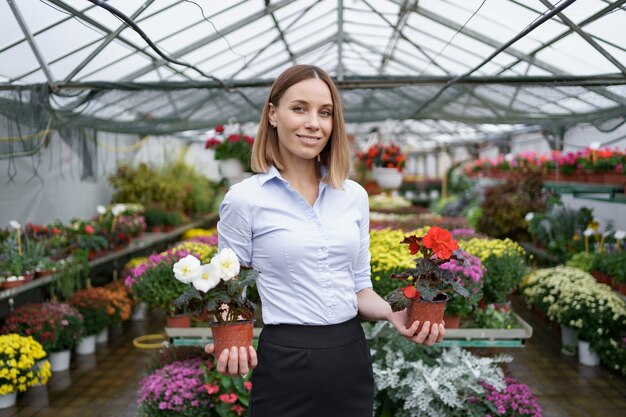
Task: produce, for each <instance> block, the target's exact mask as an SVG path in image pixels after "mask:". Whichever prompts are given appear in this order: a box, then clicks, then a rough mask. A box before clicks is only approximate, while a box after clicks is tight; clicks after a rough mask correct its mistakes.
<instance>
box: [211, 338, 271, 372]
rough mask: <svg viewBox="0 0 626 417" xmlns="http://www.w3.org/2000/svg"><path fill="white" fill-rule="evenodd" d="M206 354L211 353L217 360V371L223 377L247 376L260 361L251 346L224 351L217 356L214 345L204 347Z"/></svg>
mask: <svg viewBox="0 0 626 417" xmlns="http://www.w3.org/2000/svg"><path fill="white" fill-rule="evenodd" d="M204 351H205V352H206V353H211V354H213V356H215V357H216V358H217V367H216V368H217V371H218V372H219V373H221V374H223V375H230V376H237V375H240V376H245V375H247V374H248V372H250V371H251V370H253V369H254V368H256V366H257V363H258V359H257V356H256V350H254V347H252V346H249V347H248V349H246V348H245V347H240V348H236V347H235V346H233V347H231V348H230V350H228V349H224V350H223V351H222V352H221V353H219V356H218V355H217V354H216V352H214V351H215V345H214V344H213V343H211V344H208V345H206V346H205V347H204Z"/></svg>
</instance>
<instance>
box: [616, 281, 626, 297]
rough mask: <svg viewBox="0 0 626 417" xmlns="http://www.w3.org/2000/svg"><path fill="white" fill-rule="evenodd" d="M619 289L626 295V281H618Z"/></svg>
mask: <svg viewBox="0 0 626 417" xmlns="http://www.w3.org/2000/svg"><path fill="white" fill-rule="evenodd" d="M617 291H619V293H620V294H623V295H626V282H618V283H617Z"/></svg>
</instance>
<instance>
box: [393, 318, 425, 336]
mask: <svg viewBox="0 0 626 417" xmlns="http://www.w3.org/2000/svg"><path fill="white" fill-rule="evenodd" d="M419 326H420V322H419V320H416V321H414V322H413V324H412V325H411V327H409V328H408V329H404V328H400V329H398V331H399V332H400V334H401V335H402V336H405V337H408V338H412V337H413V336H415V333H417V329H418V327H419Z"/></svg>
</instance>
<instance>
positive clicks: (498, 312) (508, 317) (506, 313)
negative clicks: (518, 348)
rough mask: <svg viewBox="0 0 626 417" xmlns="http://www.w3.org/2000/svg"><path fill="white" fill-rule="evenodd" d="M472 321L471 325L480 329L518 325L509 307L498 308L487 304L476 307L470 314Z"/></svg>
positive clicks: (506, 327) (508, 327)
mask: <svg viewBox="0 0 626 417" xmlns="http://www.w3.org/2000/svg"><path fill="white" fill-rule="evenodd" d="M472 318H473V319H474V323H473V326H472V327H478V328H481V329H515V328H517V327H519V326H518V324H517V320H516V319H515V317H514V316H513V311H512V310H509V309H499V308H497V307H495V306H494V305H488V306H487V308H486V309H484V310H482V309H476V310H474V312H473V314H472Z"/></svg>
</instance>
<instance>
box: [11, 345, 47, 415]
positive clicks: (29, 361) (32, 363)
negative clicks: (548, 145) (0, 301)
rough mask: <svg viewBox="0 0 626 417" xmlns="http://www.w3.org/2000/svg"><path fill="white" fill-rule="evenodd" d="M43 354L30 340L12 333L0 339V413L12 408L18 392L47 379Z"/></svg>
mask: <svg viewBox="0 0 626 417" xmlns="http://www.w3.org/2000/svg"><path fill="white" fill-rule="evenodd" d="M45 357H46V352H45V351H44V350H43V347H42V346H41V344H40V343H39V342H37V341H36V340H35V339H33V338H32V337H31V336H28V337H25V336H21V335H19V334H15V333H11V334H5V335H2V336H0V409H3V408H8V407H12V406H13V405H15V400H16V395H17V393H18V392H24V391H26V390H27V389H28V388H29V387H32V386H34V385H37V384H42V385H44V384H46V382H48V379H49V378H50V375H51V372H50V362H48V361H47V360H45Z"/></svg>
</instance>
